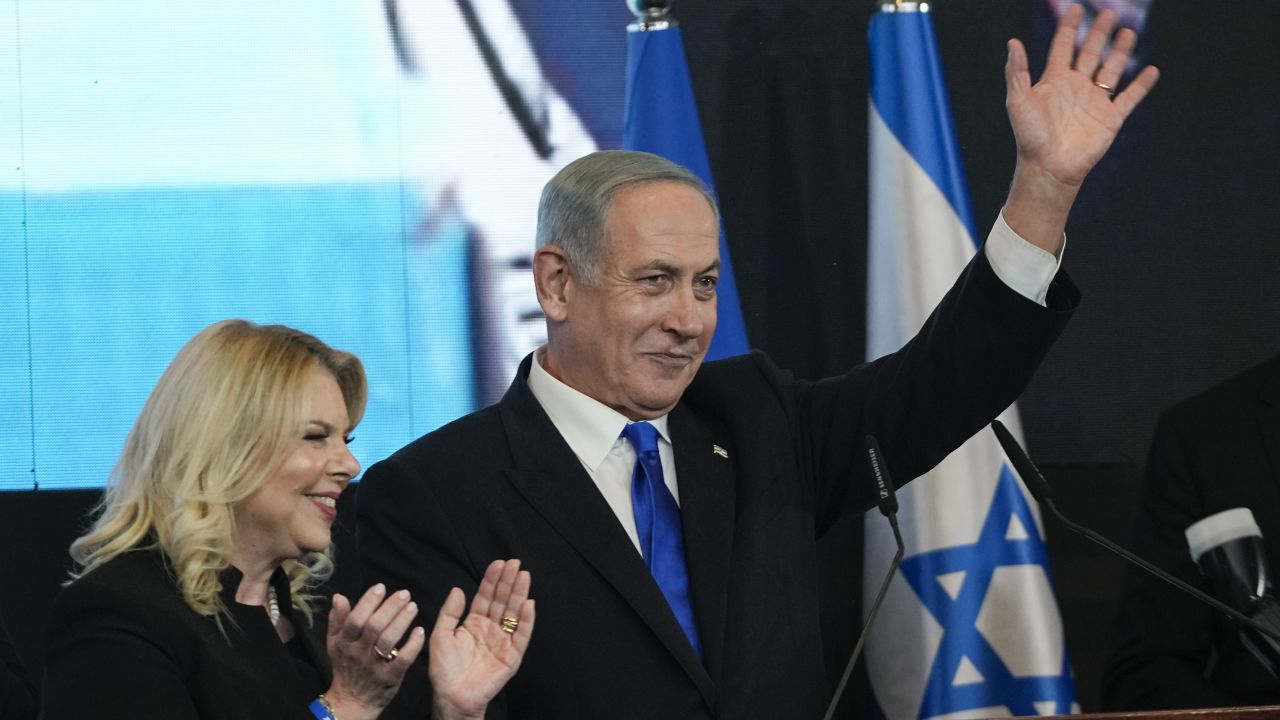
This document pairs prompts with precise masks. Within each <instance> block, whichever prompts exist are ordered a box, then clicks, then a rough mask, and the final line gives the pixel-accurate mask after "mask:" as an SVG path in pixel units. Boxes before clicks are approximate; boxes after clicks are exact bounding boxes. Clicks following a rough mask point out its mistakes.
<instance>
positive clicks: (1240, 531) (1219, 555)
mask: <svg viewBox="0 0 1280 720" xmlns="http://www.w3.org/2000/svg"><path fill="white" fill-rule="evenodd" d="M1186 535H1187V546H1188V547H1189V548H1190V549H1191V560H1192V561H1193V562H1194V563H1195V564H1196V566H1197V567H1199V568H1200V572H1201V573H1203V574H1204V575H1205V576H1207V577H1208V578H1209V579H1210V581H1211V582H1213V585H1214V590H1215V592H1214V595H1216V596H1218V597H1220V598H1223V599H1225V600H1226V602H1227V604H1228V605H1230V606H1231V607H1233V608H1235V609H1236V610H1239V611H1240V612H1242V613H1245V614H1247V615H1248V616H1249V617H1251V618H1253V619H1254V620H1257V621H1258V622H1260V623H1262V624H1264V625H1266V626H1267V627H1269V628H1271V629H1280V601H1277V600H1276V598H1275V597H1273V596H1272V595H1271V579H1270V578H1269V577H1268V576H1267V553H1266V550H1265V549H1264V548H1263V547H1262V530H1261V529H1260V528H1259V527H1258V523H1257V521H1255V520H1254V518H1253V512H1252V511H1250V510H1249V508H1244V507H1240V508H1234V509H1231V510H1223V511H1222V512H1220V513H1216V514H1214V515H1210V516H1209V517H1207V518H1204V519H1203V520H1200V521H1198V522H1196V523H1194V524H1192V525H1191V526H1190V527H1188V528H1187V530H1186ZM1240 641H1241V643H1242V644H1243V645H1244V646H1245V647H1246V648H1248V650H1249V652H1250V653H1252V654H1253V656H1254V657H1255V658H1257V660H1258V662H1259V663H1261V664H1262V666H1263V667H1265V668H1266V669H1267V671H1268V672H1270V673H1271V675H1272V676H1273V677H1280V643H1276V642H1275V641H1274V640H1271V639H1270V638H1268V637H1266V636H1265V635H1259V634H1258V633H1257V632H1252V631H1251V629H1250V628H1241V629H1240Z"/></svg>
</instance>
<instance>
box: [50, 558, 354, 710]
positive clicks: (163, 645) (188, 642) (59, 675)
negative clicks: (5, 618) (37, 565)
mask: <svg viewBox="0 0 1280 720" xmlns="http://www.w3.org/2000/svg"><path fill="white" fill-rule="evenodd" d="M240 577H241V576H240V573H239V572H238V571H236V570H235V569H234V568H233V569H230V570H227V571H226V572H224V573H223V574H222V583H223V593H222V598H223V601H224V602H226V603H227V607H229V608H230V610H231V613H230V614H231V617H230V618H224V619H223V621H222V624H223V627H224V628H225V630H226V637H224V636H223V635H222V634H221V633H219V631H218V628H217V626H216V625H215V624H214V621H213V620H212V619H210V618H206V617H204V616H202V615H197V614H196V613H195V612H193V611H192V610H191V608H190V607H188V606H187V604H186V602H184V601H183V599H182V596H181V595H180V594H179V592H178V587H177V584H176V583H175V581H174V580H173V577H172V571H171V570H170V568H169V567H168V565H167V563H166V562H165V559H164V557H163V556H162V554H161V553H160V552H159V551H158V550H135V551H133V552H128V553H125V554H124V555H121V556H119V557H117V558H115V559H114V560H111V561H110V562H108V563H107V564H106V565H103V566H102V567H100V568H98V569H96V570H94V571H93V572H91V573H89V574H88V575H85V576H84V577H81V578H80V579H78V580H76V581H75V582H73V583H72V584H71V585H69V586H67V587H66V589H64V590H63V591H62V594H61V595H59V596H58V599H57V601H56V602H55V604H54V607H53V616H52V618H51V619H50V621H49V654H48V660H47V663H46V667H45V681H44V702H45V718H46V719H47V720H63V719H64V718H65V719H68V720H70V719H71V718H77V719H78V718H104V719H109V720H115V719H119V720H142V719H147V720H149V719H151V718H156V719H157V720H158V719H159V718H164V719H165V720H194V719H195V718H208V719H213V718H217V719H219V720H222V719H230V718H236V719H237V720H246V719H253V718H262V720H267V719H268V718H271V719H276V718H296V719H297V720H314V717H313V716H312V714H311V712H310V711H308V710H307V705H308V704H309V703H310V702H311V701H312V700H314V699H315V698H316V696H317V695H318V694H319V693H320V692H322V691H323V690H324V689H325V688H327V687H328V685H329V681H330V679H331V673H330V669H329V664H328V655H327V654H326V652H325V644H324V643H325V640H324V638H325V627H326V626H325V620H326V613H327V611H328V608H327V607H324V608H321V609H319V610H318V611H317V612H316V613H315V616H316V625H315V627H308V626H307V622H306V620H305V619H304V618H303V617H301V616H300V615H299V614H297V613H295V612H293V610H292V608H291V606H290V602H289V600H288V598H289V583H288V579H287V578H286V577H285V575H284V573H283V572H282V571H277V572H276V575H275V577H273V578H272V584H273V585H274V587H275V588H276V593H277V594H278V596H279V598H280V612H281V614H287V615H288V616H289V617H290V618H291V619H292V620H293V621H294V627H296V628H297V633H298V638H299V640H300V641H301V642H302V643H303V646H304V647H305V648H306V651H307V654H308V655H309V656H310V658H311V660H312V664H313V666H314V668H315V669H316V670H317V671H318V672H319V675H320V676H321V679H322V681H323V685H322V686H320V687H314V683H308V682H306V681H305V680H304V679H303V676H302V674H300V673H299V672H298V670H297V669H296V668H295V667H294V660H293V658H292V657H291V655H290V653H289V650H288V649H287V648H286V647H285V645H284V644H283V643H281V642H280V639H279V637H278V636H277V635H276V633H275V629H274V628H273V627H271V621H270V620H269V619H268V618H267V615H266V613H265V612H263V611H262V608H260V607H251V606H247V605H240V604H238V603H236V602H235V590H236V588H237V587H238V586H239V583H240Z"/></svg>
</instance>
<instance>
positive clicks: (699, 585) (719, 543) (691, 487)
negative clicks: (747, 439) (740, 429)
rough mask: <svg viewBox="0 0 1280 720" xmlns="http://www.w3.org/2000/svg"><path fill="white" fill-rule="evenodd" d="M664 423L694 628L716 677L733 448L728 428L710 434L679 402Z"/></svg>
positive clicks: (729, 544) (725, 598)
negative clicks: (671, 458)
mask: <svg viewBox="0 0 1280 720" xmlns="http://www.w3.org/2000/svg"><path fill="white" fill-rule="evenodd" d="M670 428H671V438H672V447H673V448H674V449H675V461H676V480H677V483H678V487H679V490H680V516H681V524H682V525H683V527H684V555H685V562H686V564H687V566H688V569H689V585H690V588H691V589H692V593H691V595H692V596H693V607H694V613H695V615H696V617H697V618H698V634H699V636H700V637H701V638H702V649H703V653H704V654H705V655H706V661H707V667H708V668H709V669H710V671H711V676H712V677H713V678H719V677H720V676H721V675H720V673H721V669H722V668H723V667H724V629H725V628H724V626H725V613H726V608H727V607H728V604H729V566H730V559H731V555H732V553H733V518H734V508H735V507H736V503H735V497H734V474H733V468H734V448H733V447H731V446H730V445H729V442H728V440H727V438H728V433H720V434H719V435H717V434H715V433H714V432H713V431H712V429H711V428H710V427H708V426H707V425H706V424H705V423H703V422H702V420H701V419H700V418H698V417H696V416H695V415H694V414H693V413H692V412H691V411H690V410H688V409H687V408H686V407H685V406H684V405H677V406H676V409H675V410H674V411H672V413H671V416H670Z"/></svg>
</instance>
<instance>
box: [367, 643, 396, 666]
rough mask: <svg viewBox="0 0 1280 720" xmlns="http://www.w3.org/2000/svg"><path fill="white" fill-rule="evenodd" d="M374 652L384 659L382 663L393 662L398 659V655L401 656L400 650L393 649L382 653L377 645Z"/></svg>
mask: <svg viewBox="0 0 1280 720" xmlns="http://www.w3.org/2000/svg"><path fill="white" fill-rule="evenodd" d="M373 652H374V653H375V654H377V656H378V657H380V658H382V662H391V661H392V660H395V659H396V656H397V655H399V654H400V648H394V647H393V648H391V649H390V650H388V651H387V652H382V651H381V650H379V649H378V646H377V645H374V646H373Z"/></svg>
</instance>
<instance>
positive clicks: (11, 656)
mask: <svg viewBox="0 0 1280 720" xmlns="http://www.w3.org/2000/svg"><path fill="white" fill-rule="evenodd" d="M36 697H37V693H36V686H35V683H33V682H31V678H30V677H28V675H27V669H26V667H25V666H24V665H23V664H22V659H21V658H19V657H18V652H17V650H16V649H14V647H13V641H12V640H11V639H9V632H8V630H6V628H5V626H4V623H3V621H0V718H4V719H5V720H28V719H30V720H34V719H35V717H36V709H37V707H36Z"/></svg>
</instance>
